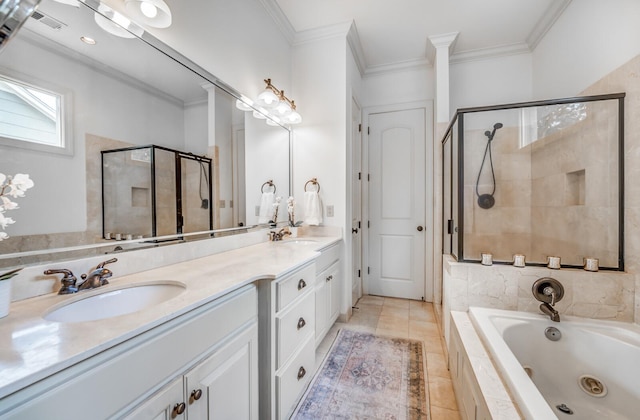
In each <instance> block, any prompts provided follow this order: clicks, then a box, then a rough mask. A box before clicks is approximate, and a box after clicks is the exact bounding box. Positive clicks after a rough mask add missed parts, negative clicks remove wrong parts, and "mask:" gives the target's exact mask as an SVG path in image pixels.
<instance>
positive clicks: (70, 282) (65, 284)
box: [44, 268, 78, 295]
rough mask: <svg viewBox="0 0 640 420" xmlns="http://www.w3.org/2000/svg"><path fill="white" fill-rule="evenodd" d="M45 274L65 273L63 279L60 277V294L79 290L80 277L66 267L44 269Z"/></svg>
mask: <svg viewBox="0 0 640 420" xmlns="http://www.w3.org/2000/svg"><path fill="white" fill-rule="evenodd" d="M44 274H45V275H47V276H49V275H51V274H64V275H63V276H62V279H60V282H61V283H62V287H61V288H60V290H59V291H58V294H59V295H68V294H71V293H75V292H77V291H78V288H77V287H76V281H77V280H78V279H77V278H76V276H74V275H73V273H72V272H71V270H67V269H66V268H55V269H52V270H44Z"/></svg>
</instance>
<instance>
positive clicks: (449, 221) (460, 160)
mask: <svg viewBox="0 0 640 420" xmlns="http://www.w3.org/2000/svg"><path fill="white" fill-rule="evenodd" d="M625 96H626V93H624V92H621V93H612V94H604V95H589V96H577V97H571V98H561V99H551V100H543V101H529V102H518V103H510V104H502V105H491V106H481V107H469V108H459V109H458V110H456V113H455V115H454V117H453V118H452V120H451V122H450V123H449V126H448V127H447V130H446V131H445V133H444V135H443V137H442V141H441V144H442V153H441V156H442V168H443V173H442V191H443V194H444V193H445V182H446V181H445V177H446V174H445V173H444V168H445V167H447V165H446V164H445V153H444V148H445V147H446V144H447V141H451V142H452V143H451V153H450V158H451V162H450V164H449V165H448V166H449V168H450V170H451V173H450V174H449V176H450V178H449V180H450V187H451V191H450V194H449V200H450V202H449V209H450V210H451V212H450V214H447V213H446V212H445V203H444V199H443V203H442V235H443V236H442V237H443V241H442V244H443V249H442V253H443V254H450V255H452V256H453V257H455V258H456V260H457V261H458V262H468V263H480V260H473V259H465V258H464V115H465V114H471V113H477V112H488V111H501V110H510V109H516V108H532V107H542V106H550V105H564V104H572V103H580V102H598V101H607V100H617V101H618V266H617V267H606V266H601V267H599V268H600V270H610V271H624V185H625V184H624V98H625ZM454 127H457V139H454V133H453V129H454ZM456 140H457V150H456V148H455V147H454V145H455V144H454V143H453V142H454V141H456ZM456 153H457V156H455V154H456ZM456 157H457V166H458V168H457V169H458V171H457V176H458V179H457V181H458V182H457V183H454V182H453V171H454V169H453V162H454V160H455V159H456ZM454 195H455V197H456V199H457V223H456V220H455V219H454V218H453V216H454V213H455V210H456V209H455V207H454ZM446 235H451V238H450V240H449V241H447V240H445V236H446ZM456 235H457V236H456ZM454 237H456V239H457V245H458V246H457V249H456V250H455V252H456V253H454V248H455V247H454ZM445 243H449V245H450V249H449V250H447V249H445ZM493 264H504V265H511V264H512V262H511V261H493ZM526 265H527V266H539V267H544V266H546V263H541V262H529V261H527V262H526ZM561 267H562V268H582V266H578V265H573V264H562V265H561Z"/></svg>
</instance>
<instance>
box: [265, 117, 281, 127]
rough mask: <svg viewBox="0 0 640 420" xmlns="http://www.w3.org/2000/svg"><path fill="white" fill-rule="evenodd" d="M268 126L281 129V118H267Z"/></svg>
mask: <svg viewBox="0 0 640 420" xmlns="http://www.w3.org/2000/svg"><path fill="white" fill-rule="evenodd" d="M267 125H270V126H272V127H279V126H280V118H278V117H276V116H271V117H270V118H267Z"/></svg>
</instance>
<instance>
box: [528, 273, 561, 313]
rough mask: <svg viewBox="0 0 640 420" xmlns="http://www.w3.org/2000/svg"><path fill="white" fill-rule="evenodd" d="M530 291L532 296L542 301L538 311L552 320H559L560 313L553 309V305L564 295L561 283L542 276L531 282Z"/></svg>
mask: <svg viewBox="0 0 640 420" xmlns="http://www.w3.org/2000/svg"><path fill="white" fill-rule="evenodd" d="M531 291H532V293H533V297H535V298H536V299H537V300H538V301H540V302H542V303H541V304H540V311H542V313H544V314H545V315H548V316H549V318H550V319H551V320H552V321H553V322H560V315H559V314H558V311H556V310H555V308H554V305H555V304H556V303H557V302H559V301H560V300H561V299H562V297H563V296H564V287H563V286H562V284H561V283H560V282H559V281H558V280H556V279H553V278H551V277H542V278H540V279H538V280H536V281H535V282H534V283H533V287H532V288H531Z"/></svg>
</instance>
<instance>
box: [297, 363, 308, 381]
mask: <svg viewBox="0 0 640 420" xmlns="http://www.w3.org/2000/svg"><path fill="white" fill-rule="evenodd" d="M306 374H307V371H306V370H305V369H304V367H303V366H300V369H298V380H300V379H302V378H304V375H306Z"/></svg>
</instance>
